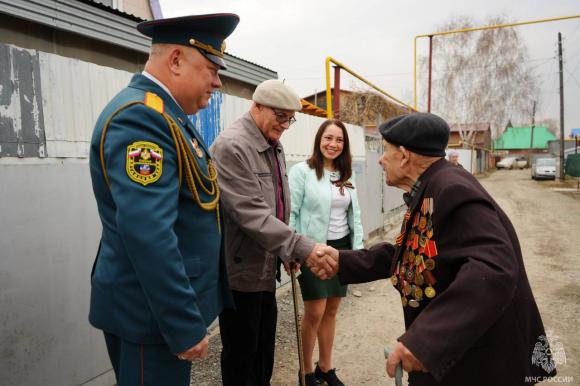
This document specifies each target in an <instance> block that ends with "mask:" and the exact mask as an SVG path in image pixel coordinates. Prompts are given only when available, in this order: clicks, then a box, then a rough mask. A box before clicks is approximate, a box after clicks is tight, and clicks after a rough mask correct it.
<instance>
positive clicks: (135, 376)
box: [105, 332, 191, 386]
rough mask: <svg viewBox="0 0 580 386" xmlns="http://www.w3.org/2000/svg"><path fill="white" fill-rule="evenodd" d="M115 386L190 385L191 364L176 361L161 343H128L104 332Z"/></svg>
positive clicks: (167, 348)
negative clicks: (113, 372)
mask: <svg viewBox="0 0 580 386" xmlns="http://www.w3.org/2000/svg"><path fill="white" fill-rule="evenodd" d="M105 343H106V344H107V351H108V352H109V358H111V363H112V365H113V370H114V371H115V377H116V378H117V386H189V384H190V381H191V362H188V361H182V360H179V359H177V357H176V356H175V355H173V354H172V353H171V352H170V351H169V347H168V346H167V345H164V344H137V343H131V342H127V341H126V340H123V339H121V338H119V337H118V336H116V335H112V334H109V333H107V332H105Z"/></svg>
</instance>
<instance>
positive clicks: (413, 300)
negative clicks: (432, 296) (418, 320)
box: [409, 299, 419, 308]
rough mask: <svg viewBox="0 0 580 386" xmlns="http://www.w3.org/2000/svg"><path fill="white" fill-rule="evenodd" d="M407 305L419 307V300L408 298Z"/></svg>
mask: <svg viewBox="0 0 580 386" xmlns="http://www.w3.org/2000/svg"><path fill="white" fill-rule="evenodd" d="M409 306H411V307H413V308H417V307H419V302H418V301H416V300H415V299H411V300H409Z"/></svg>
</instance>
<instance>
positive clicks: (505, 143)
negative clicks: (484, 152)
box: [493, 126, 557, 155]
mask: <svg viewBox="0 0 580 386" xmlns="http://www.w3.org/2000/svg"><path fill="white" fill-rule="evenodd" d="M532 135H533V140H532ZM555 139H557V137H556V135H555V134H554V133H552V132H551V131H550V130H549V129H548V128H547V127H545V126H537V127H531V126H523V127H507V128H506V130H505V131H504V132H503V133H502V134H501V136H500V137H499V138H497V139H496V140H494V141H493V147H494V150H495V151H496V152H497V151H503V152H506V153H507V154H509V155H528V154H530V153H531V154H546V153H548V141H552V140H555Z"/></svg>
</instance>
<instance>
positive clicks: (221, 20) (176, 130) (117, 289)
mask: <svg viewBox="0 0 580 386" xmlns="http://www.w3.org/2000/svg"><path fill="white" fill-rule="evenodd" d="M238 21H239V18H238V16H236V15H233V14H218V15H201V16H187V17H181V18H174V19H163V20H154V21H149V22H144V23H141V24H139V25H138V26H137V28H138V30H139V31H141V32H142V33H143V34H145V35H147V36H149V37H151V38H152V43H153V45H152V47H151V52H150V55H149V60H148V61H147V63H146V65H145V71H143V72H142V73H140V74H136V75H134V76H133V78H132V79H131V82H130V83H129V85H128V86H127V87H126V88H124V89H123V90H122V91H121V92H120V93H119V94H117V96H115V97H114V98H113V100H112V101H111V102H110V103H109V104H108V105H107V106H106V107H105V109H104V110H103V112H102V113H101V115H100V117H99V118H98V121H97V123H96V125H95V129H94V134H93V138H92V142H91V153H90V167H91V177H92V182H93V190H94V193H95V198H96V200H97V206H98V210H99V215H100V217H101V222H102V225H103V234H102V238H101V244H100V248H99V252H98V253H97V257H96V261H95V265H94V268H93V272H92V290H91V306H90V315H89V320H90V322H91V324H92V325H93V326H95V327H97V328H99V329H101V330H103V332H104V334H105V341H106V344H107V349H108V352H109V356H110V358H111V362H112V364H113V369H114V371H115V375H116V377H117V385H119V386H126V385H131V386H132V385H164V386H165V385H167V386H186V385H187V386H188V385H189V384H190V371H191V361H192V360H194V359H198V358H203V357H204V356H206V353H207V350H208V338H207V327H208V326H209V324H210V323H211V322H212V321H213V320H214V319H215V318H216V317H217V315H218V314H219V313H220V312H221V311H222V309H223V308H224V307H228V306H231V305H232V299H231V294H230V291H229V287H228V282H227V274H226V272H225V262H224V261H223V258H222V255H221V244H222V234H223V233H222V232H221V231H220V226H221V219H220V208H219V205H218V203H219V189H218V187H217V181H216V170H215V166H214V165H213V162H212V159H211V157H210V155H209V153H208V150H207V149H206V145H205V144H204V142H203V139H202V138H201V136H200V135H199V133H198V132H197V131H196V129H195V127H194V126H193V125H192V123H191V121H190V120H189V119H188V117H187V116H188V115H190V114H195V113H196V112H197V111H198V110H199V109H203V108H204V107H206V106H207V105H208V100H209V98H210V96H211V93H212V91H213V90H215V89H218V88H220V87H221V82H220V78H219V76H218V70H219V69H220V68H224V67H225V63H224V60H223V56H224V52H223V51H224V39H225V38H226V37H227V36H228V35H229V34H230V33H231V32H232V31H233V30H234V28H235V27H236V25H237V24H238Z"/></svg>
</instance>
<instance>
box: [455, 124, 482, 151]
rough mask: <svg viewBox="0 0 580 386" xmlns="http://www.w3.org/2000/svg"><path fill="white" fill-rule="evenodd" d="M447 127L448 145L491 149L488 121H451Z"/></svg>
mask: <svg viewBox="0 0 580 386" xmlns="http://www.w3.org/2000/svg"><path fill="white" fill-rule="evenodd" d="M449 129H450V133H449V147H476V148H479V149H491V126H490V124H489V123H453V124H451V125H449Z"/></svg>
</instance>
